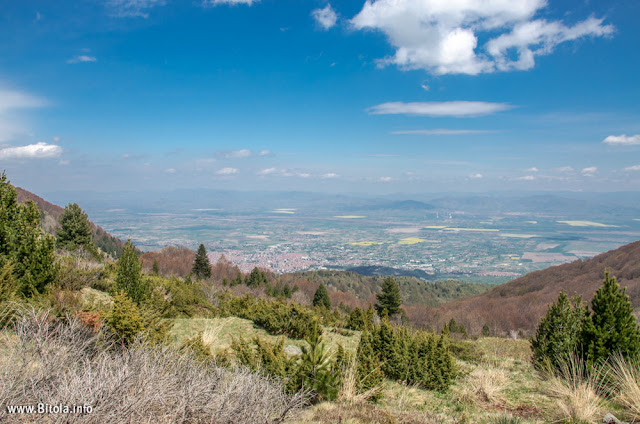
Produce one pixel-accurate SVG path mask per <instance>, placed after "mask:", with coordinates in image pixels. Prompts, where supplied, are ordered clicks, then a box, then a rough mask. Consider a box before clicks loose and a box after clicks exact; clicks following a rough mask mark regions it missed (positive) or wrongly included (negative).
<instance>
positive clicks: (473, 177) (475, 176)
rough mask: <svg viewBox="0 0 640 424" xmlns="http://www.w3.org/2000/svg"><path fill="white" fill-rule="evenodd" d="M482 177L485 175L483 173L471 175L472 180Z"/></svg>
mask: <svg viewBox="0 0 640 424" xmlns="http://www.w3.org/2000/svg"><path fill="white" fill-rule="evenodd" d="M482 177H483V175H482V174H471V175H469V178H471V179H472V180H479V179H480V178H482Z"/></svg>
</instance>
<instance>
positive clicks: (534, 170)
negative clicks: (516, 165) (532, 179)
mask: <svg viewBox="0 0 640 424" xmlns="http://www.w3.org/2000/svg"><path fill="white" fill-rule="evenodd" d="M539 171H540V170H539V169H538V168H536V167H535V166H532V167H531V168H529V169H525V171H524V172H539Z"/></svg>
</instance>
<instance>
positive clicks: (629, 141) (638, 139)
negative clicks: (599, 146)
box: [602, 134, 640, 146]
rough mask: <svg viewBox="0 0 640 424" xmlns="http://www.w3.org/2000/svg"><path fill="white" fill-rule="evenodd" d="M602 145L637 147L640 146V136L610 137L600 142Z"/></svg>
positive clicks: (623, 135)
mask: <svg viewBox="0 0 640 424" xmlns="http://www.w3.org/2000/svg"><path fill="white" fill-rule="evenodd" d="M602 142H603V143H606V144H610V145H612V146H637V145H640V134H636V135H629V136H628V135H626V134H622V135H610V136H609V137H607V138H605V139H604V140H602Z"/></svg>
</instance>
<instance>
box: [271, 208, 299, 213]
mask: <svg viewBox="0 0 640 424" xmlns="http://www.w3.org/2000/svg"><path fill="white" fill-rule="evenodd" d="M269 212H271V213H287V214H294V213H295V212H294V211H291V210H288V209H276V210H273V211H269Z"/></svg>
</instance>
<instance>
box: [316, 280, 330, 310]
mask: <svg viewBox="0 0 640 424" xmlns="http://www.w3.org/2000/svg"><path fill="white" fill-rule="evenodd" d="M313 306H323V307H325V308H327V309H331V300H330V299H329V292H327V288H326V287H325V286H324V284H322V283H320V285H319V286H318V289H317V290H316V293H315V294H314V295H313Z"/></svg>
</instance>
